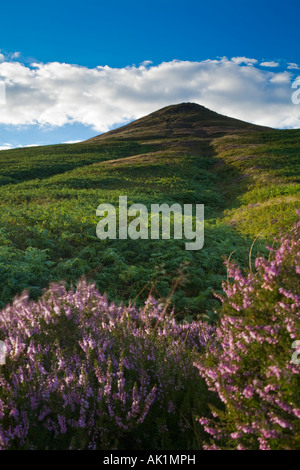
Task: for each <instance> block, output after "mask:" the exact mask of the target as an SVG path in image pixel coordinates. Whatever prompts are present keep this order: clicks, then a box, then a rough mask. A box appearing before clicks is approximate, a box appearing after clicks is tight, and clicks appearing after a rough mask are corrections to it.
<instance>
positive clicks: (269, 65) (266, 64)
mask: <svg viewBox="0 0 300 470" xmlns="http://www.w3.org/2000/svg"><path fill="white" fill-rule="evenodd" d="M260 65H261V66H262V67H279V62H274V61H273V60H271V61H270V62H261V63H260Z"/></svg>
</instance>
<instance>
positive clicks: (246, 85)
mask: <svg viewBox="0 0 300 470" xmlns="http://www.w3.org/2000/svg"><path fill="white" fill-rule="evenodd" d="M1 80H4V81H5V84H6V104H5V105H1V106H0V123H2V124H12V125H30V124H38V125H40V126H62V125H65V124H68V123H81V124H83V125H86V126H92V127H93V129H94V130H95V132H105V131H107V130H109V129H111V128H113V127H116V126H118V125H122V124H124V123H126V122H129V121H131V120H133V119H137V118H139V117H141V116H144V115H146V114H148V113H150V112H153V111H155V110H157V109H159V108H161V107H163V106H167V105H169V104H176V103H180V102H183V101H191V102H196V103H199V104H202V105H204V106H206V107H208V108H210V109H212V110H214V111H217V112H219V113H223V114H226V115H229V116H233V117H236V118H238V119H242V120H246V121H249V122H254V123H257V124H262V125H267V126H272V127H278V128H280V127H295V128H296V127H300V106H295V105H293V104H292V100H291V96H292V88H291V85H292V82H293V80H294V77H293V72H292V70H289V71H285V72H282V71H276V70H266V69H261V68H260V67H259V65H258V61H257V60H256V59H248V58H246V57H235V58H233V59H228V58H226V57H223V58H219V59H214V60H205V61H201V62H191V61H179V60H173V61H170V62H163V63H161V64H159V65H151V63H150V62H149V61H146V62H144V63H142V64H141V65H139V66H128V67H124V68H112V67H109V66H107V65H106V66H98V67H96V68H93V69H89V68H87V67H82V66H78V65H71V64H66V63H59V62H52V63H33V64H31V65H25V64H23V63H21V62H20V61H15V60H14V61H9V60H6V61H4V62H2V63H0V81H1Z"/></svg>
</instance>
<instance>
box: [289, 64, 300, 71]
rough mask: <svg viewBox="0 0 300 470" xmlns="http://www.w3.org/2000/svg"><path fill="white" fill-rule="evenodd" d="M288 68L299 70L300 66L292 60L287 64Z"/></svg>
mask: <svg viewBox="0 0 300 470" xmlns="http://www.w3.org/2000/svg"><path fill="white" fill-rule="evenodd" d="M287 68H288V69H290V70H299V69H300V67H299V65H298V64H295V63H294V62H290V63H289V64H288V66H287Z"/></svg>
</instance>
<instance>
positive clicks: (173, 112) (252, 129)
mask: <svg viewBox="0 0 300 470" xmlns="http://www.w3.org/2000/svg"><path fill="white" fill-rule="evenodd" d="M299 157H300V130H274V129H268V128H264V127H260V126H256V125H253V124H249V123H246V122H242V121H239V120H236V119H233V118H230V117H226V116H222V115H219V114H217V113H215V112H213V111H210V110H208V109H207V108H204V107H203V106H199V105H196V104H193V103H182V104H179V105H174V106H168V107H166V108H163V109H161V110H159V111H157V112H155V113H152V114H150V115H149V116H146V117H143V118H141V119H138V120H137V121H135V122H133V123H131V124H128V125H126V126H123V127H121V128H119V129H116V130H114V131H111V132H107V133H106V134H102V135H100V136H96V137H94V138H93V139H89V140H88V141H86V142H82V143H78V144H62V145H52V146H44V147H31V148H24V149H15V150H8V151H1V152H0V206H1V211H0V224H1V225H0V242H1V245H0V280H1V292H0V304H1V305H4V304H5V303H6V302H8V301H11V300H12V298H13V296H14V295H15V294H17V293H20V292H21V291H22V290H23V289H25V288H27V289H29V290H30V293H31V295H32V296H33V297H37V296H38V295H39V294H40V293H41V289H42V288H44V287H46V286H47V285H48V284H49V283H50V282H52V281H61V280H64V281H66V282H67V283H69V284H70V283H73V284H74V283H75V282H76V281H77V279H78V278H80V277H81V276H85V277H87V279H88V280H89V281H94V282H96V284H97V286H98V287H99V289H100V291H101V292H107V294H108V296H109V298H110V299H113V300H115V301H117V302H119V301H122V302H126V303H128V302H142V301H143V300H144V299H145V298H147V296H148V295H149V293H151V294H152V295H154V296H155V297H156V298H161V299H166V298H167V299H171V303H172V304H175V308H176V312H177V315H178V317H179V318H182V317H185V316H188V315H192V316H194V315H198V314H208V315H213V311H214V310H215V309H216V308H218V305H219V302H218V300H217V299H216V298H215V297H214V294H213V292H214V291H216V292H220V291H221V282H222V280H223V279H224V278H225V277H226V269H225V266H224V258H226V257H228V256H230V254H231V253H232V252H234V255H233V257H234V258H235V259H236V260H237V261H238V262H239V263H241V264H242V265H244V266H245V267H247V266H249V251H250V248H251V245H252V244H253V241H254V240H256V241H255V244H254V247H253V249H252V256H253V257H254V256H255V254H256V253H257V252H258V251H264V246H265V244H266V243H267V242H268V241H269V240H270V238H271V237H272V236H273V235H278V234H279V232H280V230H281V229H282V230H288V229H289V227H290V226H291V225H292V223H293V222H294V221H295V219H296V212H295V211H296V208H299V206H300V204H299V201H300V197H299V193H300V190H299V187H300V186H299V174H300V158H299ZM120 195H127V197H128V203H129V204H131V203H133V202H136V203H143V204H145V205H146V206H147V207H150V205H151V204H152V203H160V204H161V203H168V204H172V203H174V202H177V203H179V204H185V203H191V204H196V203H198V204H200V203H202V204H204V205H205V242H204V247H203V249H201V250H199V251H194V252H192V251H186V250H185V249H184V243H183V241H182V240H172V239H171V240H151V239H150V240H130V239H128V240H104V241H100V240H99V239H98V238H97V237H96V226H97V223H98V222H99V218H98V217H97V216H96V209H97V207H98V205H99V204H101V203H110V204H113V205H115V206H116V207H117V206H118V201H119V196H120ZM256 237H258V238H257V239H256ZM175 287H176V289H175Z"/></svg>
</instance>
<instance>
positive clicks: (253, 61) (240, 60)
mask: <svg viewBox="0 0 300 470" xmlns="http://www.w3.org/2000/svg"><path fill="white" fill-rule="evenodd" d="M231 61H232V62H234V63H235V64H238V65H239V64H247V65H253V64H257V62H258V61H257V60H256V59H248V58H247V57H232V59H231Z"/></svg>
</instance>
